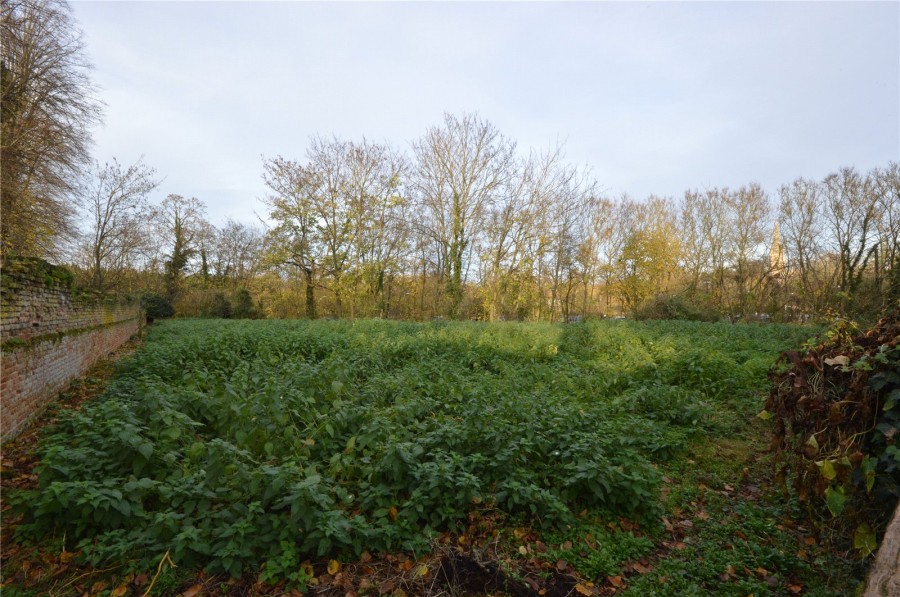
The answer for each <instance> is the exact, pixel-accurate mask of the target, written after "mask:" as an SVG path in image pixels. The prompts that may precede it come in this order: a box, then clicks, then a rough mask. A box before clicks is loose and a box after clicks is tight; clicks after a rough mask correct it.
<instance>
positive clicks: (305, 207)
mask: <svg viewBox="0 0 900 597" xmlns="http://www.w3.org/2000/svg"><path fill="white" fill-rule="evenodd" d="M263 169H264V172H263V182H264V183H265V185H266V186H267V187H268V188H269V190H270V191H271V192H272V194H270V195H269V196H267V197H266V198H265V199H264V201H265V202H266V204H267V205H268V207H269V217H270V218H272V220H274V222H275V226H274V227H273V228H272V229H271V230H269V235H268V236H269V252H268V253H269V259H270V260H271V261H273V262H274V263H276V264H278V265H290V266H293V267H295V268H297V269H299V270H300V271H301V272H302V274H303V280H304V283H305V285H306V316H307V317H308V318H310V319H315V317H316V295H315V288H316V285H317V283H318V278H319V274H320V272H319V267H320V263H319V259H318V252H317V247H316V245H317V243H318V242H319V231H318V228H317V219H316V218H317V212H316V202H317V200H318V196H319V192H320V187H321V181H320V179H319V177H318V176H317V175H316V174H315V173H314V172H312V171H310V170H309V169H307V168H305V167H304V166H303V165H302V164H300V163H299V162H296V161H292V160H287V159H284V158H282V157H281V156H278V157H275V158H271V159H269V160H266V161H264V162H263Z"/></svg>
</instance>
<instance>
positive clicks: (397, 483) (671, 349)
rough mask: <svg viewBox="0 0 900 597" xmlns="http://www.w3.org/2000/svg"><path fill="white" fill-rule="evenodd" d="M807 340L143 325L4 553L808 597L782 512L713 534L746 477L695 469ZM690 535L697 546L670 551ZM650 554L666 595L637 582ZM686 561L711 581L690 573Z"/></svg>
mask: <svg viewBox="0 0 900 597" xmlns="http://www.w3.org/2000/svg"><path fill="white" fill-rule="evenodd" d="M809 335H810V330H809V329H808V328H798V327H789V326H780V325H767V326H750V325H747V326H734V325H730V324H708V323H696V322H674V321H669V322H666V321H657V322H628V321H590V322H585V323H579V324H572V325H550V324H514V323H507V324H481V323H443V322H436V323H432V324H413V323H397V322H385V321H333V322H317V321H209V320H180V321H167V322H163V323H160V324H158V325H156V326H154V327H153V329H152V330H151V332H150V336H149V338H148V339H147V341H146V343H145V345H144V346H143V347H142V348H141V349H140V350H139V351H137V352H136V353H135V355H134V356H133V357H131V358H129V359H126V360H125V361H123V362H122V363H121V364H120V366H119V371H118V374H117V375H116V376H115V377H114V379H113V380H112V381H111V382H110V384H109V386H108V387H107V389H106V392H105V393H104V394H103V395H102V396H100V397H98V398H97V399H95V400H92V401H89V402H87V403H85V404H84V405H83V406H82V407H81V408H80V409H78V410H71V411H67V412H63V413H61V415H60V417H59V421H58V424H57V425H56V426H55V427H53V428H52V429H51V430H49V431H48V433H47V434H46V435H45V438H44V440H43V442H42V445H41V448H40V450H39V453H40V457H41V464H40V466H39V467H38V469H37V470H36V474H37V476H38V481H39V486H38V487H36V488H34V489H32V490H27V491H20V492H18V493H16V494H15V495H14V496H13V501H14V502H16V503H17V504H18V507H19V510H20V511H21V512H22V514H23V519H22V520H21V521H20V522H19V524H18V525H17V536H18V539H17V540H19V541H23V542H24V541H33V542H44V543H47V542H52V541H56V542H59V544H60V545H59V549H60V550H61V552H62V553H66V554H69V555H68V556H67V557H68V558H72V557H73V556H72V555H71V554H77V556H75V557H77V558H78V560H79V561H80V562H83V563H85V564H89V565H93V566H95V567H102V566H109V565H116V566H121V569H118V572H123V573H124V572H131V573H132V574H131V576H130V577H129V578H130V579H134V578H135V575H136V574H138V573H140V572H146V571H148V570H150V571H152V570H156V569H162V564H163V561H162V560H165V561H170V562H173V563H177V564H178V566H179V569H180V570H198V569H200V568H202V569H204V574H217V573H218V574H222V575H227V576H231V577H245V578H246V577H253V578H255V579H256V581H255V582H256V583H257V585H255V586H260V587H265V586H271V587H281V589H284V590H290V589H292V588H297V589H304V588H307V587H308V586H310V583H313V582H319V581H320V579H321V578H322V575H323V574H324V575H326V576H330V577H331V578H332V579H334V578H336V575H340V574H341V572H339V571H340V570H341V569H342V566H347V567H348V568H349V567H351V566H352V565H353V564H352V563H353V562H363V563H366V562H371V558H372V554H373V553H374V554H376V556H377V554H409V555H408V556H404V557H401V558H400V560H399V561H398V562H397V566H399V567H400V569H401V570H404V571H406V572H408V573H409V575H410V577H415V576H416V575H417V574H418V576H420V577H424V578H428V577H432V578H436V577H438V576H440V575H443V577H445V580H447V579H448V577H450V576H452V575H454V574H456V572H452V571H448V570H445V569H444V567H443V565H442V564H440V563H439V562H434V561H432V560H428V557H429V554H433V553H434V552H435V549H436V548H437V549H443V550H444V553H445V554H446V553H447V550H449V549H453V550H458V551H459V552H460V553H463V552H466V553H468V556H467V557H470V558H471V557H472V553H473V551H472V550H473V546H475V545H477V546H478V550H479V553H480V554H481V556H482V557H483V558H487V559H489V560H490V561H491V562H492V564H491V565H492V566H495V567H496V570H495V572H496V574H497V575H499V574H503V575H504V576H503V578H504V579H507V580H504V583H505V584H501V585H498V586H497V587H496V588H497V590H505V591H509V592H515V590H514V587H531V588H533V589H534V591H535V593H536V592H537V591H538V590H539V589H541V587H543V589H542V590H544V591H545V594H553V593H552V590H551V592H549V593H547V592H546V591H547V590H548V588H550V589H552V588H553V587H556V589H558V590H560V591H563V594H565V592H568V591H573V590H577V591H578V592H581V593H583V594H599V593H600V592H601V591H603V590H613V591H615V590H618V589H620V588H624V585H623V583H624V581H623V573H624V572H623V571H626V569H627V570H631V571H632V572H637V573H641V574H644V573H648V574H644V576H643V577H642V578H640V579H637V580H636V581H635V585H636V586H637V587H641V586H644V588H645V589H646V590H650V589H647V587H648V586H651V587H652V590H651V591H650V592H651V593H658V594H686V593H691V592H695V593H696V594H703V592H704V591H705V590H709V585H708V583H709V582H719V583H727V584H728V586H729V587H731V588H732V589H733V590H732V591H731V592H732V593H733V594H746V592H747V591H749V592H753V591H754V590H755V591H756V593H757V594H765V593H766V591H767V590H771V589H772V588H773V584H772V583H773V580H774V582H777V583H783V588H784V590H785V591H786V590H788V589H787V587H794V588H799V589H800V590H804V591H805V590H809V591H810V592H811V593H815V590H814V589H815V583H816V582H819V583H820V586H824V585H822V581H821V579H820V580H816V579H817V577H820V576H821V575H820V574H818V573H817V572H816V566H832V567H833V563H832V562H831V560H829V559H828V556H827V554H824V553H823V554H820V556H819V557H820V561H819V562H818V563H815V562H813V563H807V561H806V559H805V558H801V557H799V556H798V555H797V554H796V553H795V554H789V553H787V552H786V551H785V550H786V549H788V547H787V546H788V545H789V543H790V541H791V540H792V537H791V533H790V531H789V530H785V529H784V526H783V525H782V524H781V522H773V521H776V520H778V519H779V517H785V516H788V515H789V514H790V512H787V513H785V512H786V511H787V510H789V506H785V505H781V506H777V505H773V504H769V505H767V504H764V503H762V502H758V501H757V500H755V499H754V500H750V502H748V503H747V504H745V505H744V506H743V507H742V508H743V509H741V510H740V511H739V512H736V511H732V510H731V509H730V508H732V506H733V504H730V503H729V502H730V500H729V499H728V498H729V496H731V497H734V495H733V494H737V493H739V492H740V490H739V489H736V488H735V487H732V486H729V485H728V480H727V479H726V473H724V472H721V471H720V473H717V472H716V470H717V469H716V467H719V468H722V467H724V468H725V469H727V470H728V471H729V472H728V475H734V474H736V475H738V478H740V475H742V474H743V475H744V477H746V475H747V472H746V470H745V471H743V472H741V471H740V470H737V471H736V470H732V469H729V468H728V467H729V466H730V467H732V468H733V467H735V466H737V467H743V461H742V459H741V458H732V459H729V460H728V462H724V463H723V462H720V461H719V460H717V454H716V450H719V449H723V446H724V444H723V442H725V441H726V439H725V438H731V439H728V440H727V441H733V438H735V437H739V436H742V435H744V434H746V433H747V428H748V421H753V422H752V423H750V424H749V425H750V433H751V434H755V435H756V436H760V437H761V436H762V432H761V430H760V429H759V425H762V424H763V422H762V421H759V420H758V419H756V418H755V416H754V415H755V414H756V413H757V412H758V411H759V406H760V404H761V396H762V394H763V393H764V392H765V390H766V387H767V381H766V372H767V370H768V368H769V366H770V365H771V363H772V362H773V361H774V359H775V357H776V356H777V355H778V353H779V352H780V351H781V350H783V349H786V348H790V347H795V346H798V345H799V344H801V342H802V341H803V340H804V339H806V338H807V337H808V336H809ZM698 446H706V447H707V449H708V450H709V449H712V450H713V452H712V454H710V453H709V452H707V453H706V454H705V455H704V454H702V453H701V454H700V455H698V452H697V450H698ZM742 454H743V453H742ZM697 462H700V463H701V464H700V465H697V464H695V463H697ZM686 463H690V464H686ZM698 468H699V472H698V470H696V469H698ZM698 474H699V475H700V477H699V478H698V477H697V476H696V475H698ZM717 474H721V476H722V478H718V479H717V478H715V477H716V475H717ZM710 476H712V477H713V478H712V479H711V478H710ZM728 479H730V477H728ZM732 483H734V484H735V485H737V482H735V481H732ZM714 486H718V487H720V488H721V489H719V490H718V493H712V492H707V491H706V488H707V487H714ZM756 491H757V493H758V490H756ZM729 492H730V493H729ZM686 512H690V513H697V515H698V516H699V519H698V518H696V517H694V516H688V515H687V514H686ZM699 513H702V514H699ZM711 516H712V518H713V519H714V520H715V519H718V518H721V520H718V522H717V526H713V524H712V522H709V521H710V517H711ZM692 521H696V522H697V524H696V530H697V532H698V533H700V534H699V535H698V536H702V533H708V535H709V537H708V538H706V539H703V540H702V541H701V540H700V539H697V538H691V537H689V536H688V535H690V534H691V533H692V532H693V530H692V529H693V528H694V522H692ZM707 523H708V524H707ZM729 525H730V526H729ZM779 526H780V527H782V528H780V529H778V528H776V527H779ZM735 532H737V533H740V534H742V535H744V536H747V535H753V534H754V533H755V534H758V536H759V541H758V544H754V545H750V546H748V547H746V553H744V552H740V550H738V551H736V552H735V554H736V555H735V558H736V559H733V561H732V562H731V563H728V562H726V560H728V558H725V557H723V556H722V554H721V553H718V552H722V551H723V550H722V549H719V548H717V547H711V546H716V545H719V544H717V543H716V541H719V542H722V541H725V540H726V538H727V539H733V534H734V533H735ZM798 532H800V533H803V532H806V531H805V529H802V528H801V529H800V530H799V531H798ZM695 540H696V541H699V542H698V543H696V544H693V545H692V542H693V541H695ZM692 549H695V550H699V551H697V553H696V554H694V555H693V556H692V557H687V558H684V557H681V556H683V555H684V554H686V553H690V550H692ZM809 549H810V551H812V549H811V548H809ZM660 550H662V551H663V552H668V551H671V552H672V553H673V554H675V555H674V556H673V557H671V558H668V559H667V560H666V561H667V562H672V564H670V565H671V566H677V567H678V568H677V569H678V570H679V571H680V572H679V573H678V574H675V573H673V572H672V571H670V572H668V573H667V572H666V564H665V563H660V564H659V565H658V566H657V570H656V572H651V570H650V569H651V567H653V564H652V561H654V560H658V559H659V558H660V557H661V553H662V552H661V551H660ZM681 550H688V551H686V552H682V551H681ZM704 550H706V551H704ZM724 551H727V550H724ZM707 552H709V553H707ZM714 552H715V553H717V555H716V556H715V557H713V553H714ZM697 554H700V555H697ZM385 557H394V556H385ZM166 558H168V560H166ZM416 558H420V560H419V562H420V563H419V564H417V565H413V562H414V561H415V559H416ZM718 559H722V562H718ZM698 560H699V561H700V562H703V561H705V560H710V561H711V563H710V564H709V565H706V566H705V567H701V569H697V570H696V571H695V573H691V572H690V570H691V566H696V562H697V561H698ZM316 562H321V563H323V564H315V566H314V565H313V564H314V563H316ZM326 562H327V565H326V564H324V563H326ZM642 562H643V563H642ZM678 562H681V563H680V564H678ZM738 562H740V563H741V565H740V566H735V564H736V563H738ZM458 563H459V562H458ZM720 563H721V564H722V566H719V564H720ZM751 563H752V564H754V565H752V566H751V565H750V564H751ZM756 564H758V565H756ZM763 564H764V565H763ZM459 565H460V566H462V567H463V568H464V567H465V566H463V564H459ZM320 566H325V568H324V569H323V568H320ZM158 567H159V568H158ZM364 568H365V566H364ZM777 568H782V569H791V570H793V571H794V572H793V573H792V575H791V576H790V577H788V575H787V574H783V575H782V577H777V576H775V575H773V574H770V571H771V570H773V569H777ZM454 570H456V569H455V568H454ZM673 570H674V568H673ZM744 570H747V571H749V572H750V574H749V575H747V574H746V573H745V572H744ZM760 570H763V572H764V573H761V572H760ZM439 572H440V573H441V574H439ZM723 574H725V575H726V577H725V580H722V578H721V576H722V575H723ZM625 576H627V574H625ZM316 577H319V578H316ZM162 578H163V579H165V578H166V576H165V575H163V577H162ZM573 579H574V580H573ZM181 580H185V581H186V580H187V579H186V578H185V579H179V578H178V577H175V580H170V581H169V584H171V585H172V586H171V587H170V590H173V591H174V589H176V588H178V587H179V584H180V583H181ZM420 580H421V579H420ZM456 580H459V579H456ZM575 580H578V581H583V582H578V583H575ZM146 581H147V578H146V574H144V578H143V582H144V583H146ZM732 581H733V582H732ZM160 582H161V583H163V582H164V581H160ZM510 583H512V584H510ZM642 583H643V584H642ZM159 586H163V585H162V584H161V585H159ZM159 586H157V587H156V590H157V591H159ZM779 586H781V585H779ZM603 587H605V588H603ZM370 588H371V590H373V591H375V592H380V593H386V592H391V591H393V590H394V589H395V588H397V585H396V583H395V584H394V585H384V584H383V583H382V584H381V585H380V586H374V587H372V586H371V585H370ZM354 589H356V590H360V591H362V592H365V591H364V587H363V584H359V585H354ZM382 589H384V590H382ZM646 590H644V591H643V592H642V593H641V594H647V592H646ZM822 590H823V591H825V589H824V588H823V589H822ZM742 591H743V593H741V592H742ZM791 592H794V591H793V590H792V591H791ZM726 593H728V591H726ZM120 594H124V593H120ZM159 594H165V592H163V593H159ZM821 594H828V593H827V592H823V593H821Z"/></svg>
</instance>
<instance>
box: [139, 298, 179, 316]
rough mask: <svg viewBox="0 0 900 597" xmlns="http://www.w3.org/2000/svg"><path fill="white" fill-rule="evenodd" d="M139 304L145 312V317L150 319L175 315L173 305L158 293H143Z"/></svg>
mask: <svg viewBox="0 0 900 597" xmlns="http://www.w3.org/2000/svg"><path fill="white" fill-rule="evenodd" d="M141 306H142V307H144V310H145V311H146V312H147V317H149V318H150V319H151V320H152V319H165V318H166V317H172V316H173V315H175V307H173V306H172V303H170V302H169V301H168V300H167V299H165V298H163V297H161V296H159V295H158V294H145V295H144V296H143V297H141Z"/></svg>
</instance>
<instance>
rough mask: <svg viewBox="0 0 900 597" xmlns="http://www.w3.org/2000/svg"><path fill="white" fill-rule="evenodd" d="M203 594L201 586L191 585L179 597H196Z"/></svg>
mask: <svg viewBox="0 0 900 597" xmlns="http://www.w3.org/2000/svg"><path fill="white" fill-rule="evenodd" d="M201 593H203V585H193V586H191V587H190V588H189V589H187V590H186V591H185V592H183V593H182V594H181V597H197V595H200V594H201Z"/></svg>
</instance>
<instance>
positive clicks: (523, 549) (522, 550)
mask: <svg viewBox="0 0 900 597" xmlns="http://www.w3.org/2000/svg"><path fill="white" fill-rule="evenodd" d="M519 553H520V554H522V555H523V556H527V555H528V548H527V547H525V546H524V545H520V546H519Z"/></svg>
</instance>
